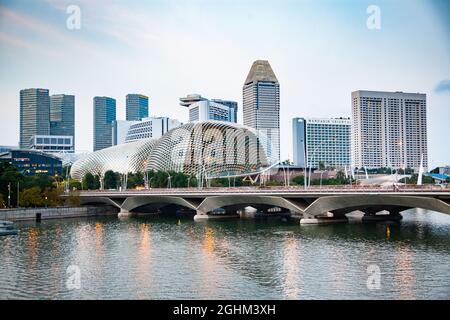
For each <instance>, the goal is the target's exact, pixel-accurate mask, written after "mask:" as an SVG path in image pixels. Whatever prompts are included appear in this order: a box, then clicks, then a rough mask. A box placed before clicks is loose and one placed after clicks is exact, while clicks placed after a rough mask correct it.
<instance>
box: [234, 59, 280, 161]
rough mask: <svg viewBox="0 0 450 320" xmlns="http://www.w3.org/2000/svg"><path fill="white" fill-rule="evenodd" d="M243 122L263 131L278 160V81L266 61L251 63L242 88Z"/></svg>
mask: <svg viewBox="0 0 450 320" xmlns="http://www.w3.org/2000/svg"><path fill="white" fill-rule="evenodd" d="M243 113H244V125H246V126H249V127H252V128H255V129H257V130H258V131H261V132H262V133H264V134H265V135H266V136H267V137H268V138H269V142H270V143H271V144H272V146H271V147H269V146H268V147H267V149H268V150H271V152H273V153H274V154H273V155H274V156H276V157H277V158H278V159H280V84H279V82H278V80H277V78H276V76H275V74H274V72H273V70H272V67H271V66H270V64H269V62H268V61H265V60H257V61H255V62H254V63H253V65H252V67H251V69H250V72H249V74H248V76H247V79H246V81H245V83H244V87H243Z"/></svg>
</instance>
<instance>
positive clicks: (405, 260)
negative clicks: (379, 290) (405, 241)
mask: <svg viewBox="0 0 450 320" xmlns="http://www.w3.org/2000/svg"><path fill="white" fill-rule="evenodd" d="M394 259H395V267H394V272H395V277H394V282H395V286H396V287H397V288H399V289H400V292H399V295H400V296H399V298H400V299H409V300H410V299H415V295H414V287H415V286H416V274H415V271H414V252H413V251H412V250H411V249H410V248H409V246H407V245H400V246H399V247H398V248H396V250H395V256H394Z"/></svg>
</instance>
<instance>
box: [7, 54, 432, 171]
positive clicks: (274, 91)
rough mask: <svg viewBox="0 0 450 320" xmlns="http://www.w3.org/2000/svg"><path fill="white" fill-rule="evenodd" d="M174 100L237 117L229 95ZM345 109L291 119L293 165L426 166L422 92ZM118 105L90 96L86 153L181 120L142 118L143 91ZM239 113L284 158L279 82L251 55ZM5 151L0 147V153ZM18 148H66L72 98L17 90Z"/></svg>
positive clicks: (212, 115) (358, 101)
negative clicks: (120, 110)
mask: <svg viewBox="0 0 450 320" xmlns="http://www.w3.org/2000/svg"><path fill="white" fill-rule="evenodd" d="M179 101H180V105H181V106H182V107H183V108H186V109H187V114H188V117H189V123H203V122H210V121H213V122H221V123H234V124H237V123H238V103H237V102H236V101H232V100H228V99H208V98H205V97H203V96H202V95H200V94H188V95H186V96H185V97H181V98H179ZM349 107H350V108H351V118H350V117H339V118H307V117H295V118H294V119H292V151H293V154H292V159H290V160H292V161H293V164H294V165H295V166H297V167H299V168H314V169H318V168H319V169H322V168H330V167H333V168H345V169H346V170H347V169H349V170H352V168H366V169H373V168H383V167H387V168H405V169H406V168H412V169H414V170H416V171H417V170H418V169H419V167H420V166H423V167H424V168H427V167H428V147H427V112H426V108H427V103H426V95H425V94H420V93H404V92H381V91H363V90H359V91H355V92H352V93H351V104H350V105H349ZM125 108H126V119H125V120H120V119H117V112H116V111H117V106H116V100H115V99H114V98H112V97H102V96H97V97H94V98H93V150H94V152H97V151H100V150H104V149H108V148H111V147H113V146H120V145H122V144H130V143H131V144H132V143H134V142H137V141H143V140H148V139H154V140H156V139H161V138H162V137H164V136H165V135H166V134H167V133H168V132H170V131H171V130H174V129H176V128H180V127H182V126H183V125H184V124H183V123H181V122H180V121H179V120H177V119H171V118H168V117H164V116H162V117H156V116H150V112H149V111H150V110H149V98H148V97H147V96H145V95H143V94H138V93H133V94H128V95H127V96H126V105H125ZM350 108H349V111H350ZM186 109H185V110H186ZM242 113H243V126H242V128H244V129H246V130H247V129H252V130H255V134H256V135H257V136H258V137H261V139H259V142H258V143H260V144H261V143H264V144H265V145H264V146H263V147H264V152H266V154H265V155H264V156H265V157H266V158H267V159H275V161H276V162H284V161H285V159H281V156H280V83H279V81H278V79H277V77H276V75H275V73H274V72H273V70H272V67H271V65H270V64H269V62H268V61H266V60H257V61H255V62H254V63H253V64H252V66H251V68H250V71H249V73H248V75H247V78H246V79H245V81H244V84H243V87H242ZM262 137H264V138H262ZM127 148H128V149H129V148H131V147H127ZM11 149H14V148H9V147H5V148H3V149H2V148H0V152H3V153H5V152H10V151H11ZM20 149H22V150H28V149H29V150H35V151H41V152H46V153H52V154H55V153H60V154H67V153H72V154H74V152H75V97H74V96H73V95H66V94H58V95H51V96H50V95H49V90H48V89H24V90H21V91H20ZM128 149H127V150H128ZM117 150H120V148H119V149H117ZM105 154H108V153H105ZM112 154H114V152H113V153H112ZM6 156H7V155H5V157H6ZM61 157H62V156H61ZM75 158H76V157H75ZM93 159H97V158H96V157H95V156H94V157H93ZM71 161H73V157H72V160H71ZM49 172H50V171H49Z"/></svg>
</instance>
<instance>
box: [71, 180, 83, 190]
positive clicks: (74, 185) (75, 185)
mask: <svg viewBox="0 0 450 320" xmlns="http://www.w3.org/2000/svg"><path fill="white" fill-rule="evenodd" d="M74 189H75V190H81V182H80V181H78V180H75V179H70V180H69V190H74Z"/></svg>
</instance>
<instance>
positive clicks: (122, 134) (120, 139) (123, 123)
mask: <svg viewBox="0 0 450 320" xmlns="http://www.w3.org/2000/svg"><path fill="white" fill-rule="evenodd" d="M138 123H140V121H128V120H116V121H114V122H113V124H112V141H113V143H112V144H113V146H117V145H118V144H123V143H125V142H126V139H127V134H128V130H129V129H130V127H131V126H132V125H134V124H138Z"/></svg>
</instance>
